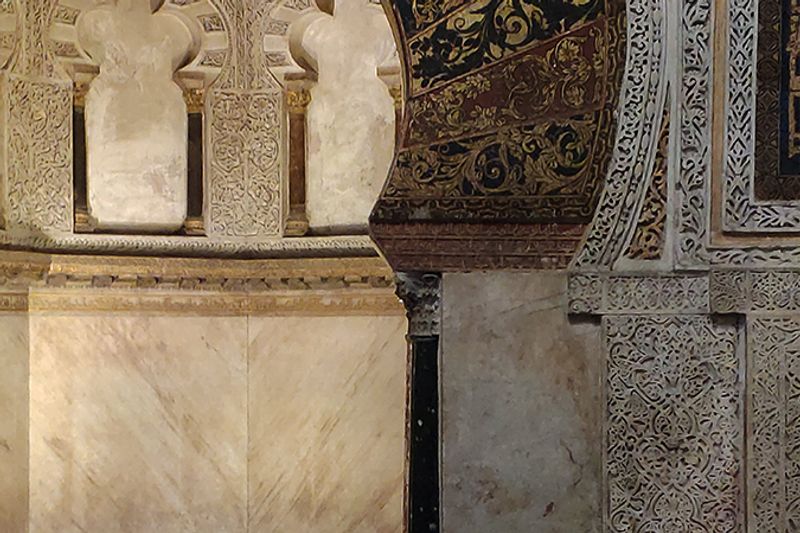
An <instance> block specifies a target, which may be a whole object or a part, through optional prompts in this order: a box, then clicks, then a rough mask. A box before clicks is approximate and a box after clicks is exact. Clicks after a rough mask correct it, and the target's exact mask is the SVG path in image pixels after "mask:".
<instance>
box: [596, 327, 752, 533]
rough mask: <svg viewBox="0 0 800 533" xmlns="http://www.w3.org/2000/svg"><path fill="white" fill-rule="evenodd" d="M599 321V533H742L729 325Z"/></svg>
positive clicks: (734, 348) (738, 404) (736, 366)
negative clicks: (604, 374)
mask: <svg viewBox="0 0 800 533" xmlns="http://www.w3.org/2000/svg"><path fill="white" fill-rule="evenodd" d="M604 324H605V339H606V347H607V357H608V360H607V364H608V378H607V392H606V394H607V409H608V421H607V428H606V438H607V445H606V446H607V448H606V458H605V459H606V472H607V483H608V488H607V490H608V496H607V510H606V528H607V531H611V532H629V531H664V532H666V531H675V532H677V531H720V532H722V531H725V532H741V531H743V530H742V527H743V512H742V511H743V505H742V503H741V502H742V497H741V496H742V495H741V493H740V491H741V488H742V486H743V484H742V478H741V473H742V471H743V465H742V462H743V457H744V439H743V427H744V420H743V419H742V412H743V390H744V388H743V383H742V382H741V379H740V375H741V362H740V360H739V359H740V357H739V353H740V350H739V342H740V338H739V333H738V331H737V328H736V326H735V324H728V323H715V322H713V321H712V320H711V319H710V318H708V317H703V316H663V317H643V316H638V317H636V316H620V317H613V318H606V319H605V321H604ZM757 531H759V532H760V531H762V530H761V529H757Z"/></svg>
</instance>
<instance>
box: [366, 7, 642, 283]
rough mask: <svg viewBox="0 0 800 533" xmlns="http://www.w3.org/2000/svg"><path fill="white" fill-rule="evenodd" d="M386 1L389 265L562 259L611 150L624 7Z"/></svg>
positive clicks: (384, 199)
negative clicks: (393, 129)
mask: <svg viewBox="0 0 800 533" xmlns="http://www.w3.org/2000/svg"><path fill="white" fill-rule="evenodd" d="M390 4H391V6H389V7H390V8H391V10H392V13H393V15H394V17H395V31H396V34H397V38H398V41H399V42H401V43H402V48H403V49H402V55H403V57H404V64H405V68H406V87H405V91H406V93H407V101H406V104H405V118H404V124H403V128H402V131H403V137H402V139H401V141H400V143H399V147H398V151H397V156H396V159H395V163H394V166H393V169H392V171H391V174H390V177H389V179H388V181H387V183H386V185H385V187H384V189H383V192H382V194H381V197H380V199H379V201H378V203H377V205H376V206H375V208H374V210H373V213H372V217H371V231H372V234H373V237H374V238H375V239H376V241H377V242H378V244H379V246H381V248H382V249H383V251H384V252H385V254H386V256H387V257H388V259H389V261H390V262H391V263H392V264H393V266H394V267H396V268H398V269H407V270H418V269H433V270H451V269H455V270H462V269H471V268H563V267H565V266H566V265H567V264H568V263H569V261H570V259H571V257H572V255H573V254H574V252H575V250H576V249H577V247H578V245H579V243H580V240H581V237H582V235H583V232H584V230H585V228H586V226H587V224H588V223H589V222H590V221H591V219H592V215H593V213H594V210H595V207H596V206H597V203H598V201H599V198H600V194H601V191H602V183H603V178H604V176H605V175H606V172H607V170H608V168H609V163H610V160H611V155H612V152H613V141H614V138H615V133H616V122H615V111H616V108H617V103H618V100H619V91H620V84H621V77H622V70H623V66H624V65H623V63H624V56H625V43H626V39H625V34H626V27H625V24H626V22H625V18H626V14H625V9H624V5H623V4H622V3H621V2H619V1H617V0H592V1H590V2H569V1H564V2H557V3H544V2H538V1H528V2H522V3H516V4H514V6H510V5H507V4H506V3H503V2H491V1H473V2H464V1H459V0H453V1H449V2H419V1H416V2H411V1H406V0H398V1H396V2H390Z"/></svg>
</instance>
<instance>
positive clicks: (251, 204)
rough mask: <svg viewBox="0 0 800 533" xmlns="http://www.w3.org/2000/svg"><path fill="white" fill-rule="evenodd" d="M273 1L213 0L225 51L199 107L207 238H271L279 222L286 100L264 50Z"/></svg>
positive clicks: (281, 200)
mask: <svg viewBox="0 0 800 533" xmlns="http://www.w3.org/2000/svg"><path fill="white" fill-rule="evenodd" d="M275 4H276V2H275V1H274V0H251V1H249V2H235V1H233V0H214V5H215V6H216V7H217V8H218V9H219V10H220V12H221V14H222V17H223V19H224V20H225V22H226V26H227V28H228V31H229V39H230V57H229V59H228V62H227V63H226V65H225V68H223V71H222V73H221V75H220V79H219V80H218V81H217V83H216V84H215V86H214V87H213V88H212V90H211V91H210V94H209V95H208V97H207V99H206V107H205V114H206V138H205V143H206V150H207V153H208V158H207V160H206V178H205V179H206V196H205V203H206V206H205V217H206V221H205V227H206V231H207V233H208V236H209V237H211V238H221V237H226V238H251V239H252V238H263V237H273V236H279V235H280V233H281V229H282V227H283V218H284V208H283V206H284V201H283V190H284V188H285V187H284V166H285V164H284V160H285V157H286V154H285V146H284V145H285V143H284V142H283V138H284V133H283V132H284V131H285V124H284V122H285V119H284V115H285V110H284V99H283V93H282V90H281V89H280V86H279V84H278V82H277V81H276V79H275V78H274V77H273V75H272V74H271V73H270V72H269V69H268V67H267V59H266V57H265V52H264V49H263V48H264V47H263V41H264V36H265V32H266V24H264V22H265V20H266V18H267V16H268V14H269V12H270V10H271V9H272V8H273V7H274V6H275Z"/></svg>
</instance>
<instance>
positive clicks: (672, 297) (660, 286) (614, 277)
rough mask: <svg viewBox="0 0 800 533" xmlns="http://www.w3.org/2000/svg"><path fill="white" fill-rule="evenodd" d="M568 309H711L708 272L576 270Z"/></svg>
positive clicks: (690, 311) (631, 311)
mask: <svg viewBox="0 0 800 533" xmlns="http://www.w3.org/2000/svg"><path fill="white" fill-rule="evenodd" d="M568 294H569V312H570V313H575V314H592V315H619V314H623V315H666V314H703V313H708V312H709V280H708V276H705V275H686V276H683V275H678V274H664V275H645V274H640V275H634V274H573V275H571V276H570V278H569V290H568Z"/></svg>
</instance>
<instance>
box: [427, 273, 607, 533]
mask: <svg viewBox="0 0 800 533" xmlns="http://www.w3.org/2000/svg"><path fill="white" fill-rule="evenodd" d="M443 283H444V285H443V306H444V308H443V313H444V321H443V331H442V353H441V358H442V362H441V364H442V366H441V389H442V400H441V401H442V403H441V417H442V469H443V475H444V478H443V484H442V491H443V492H442V506H443V519H442V520H443V524H442V527H443V531H444V532H445V533H472V532H475V533H485V532H488V531H497V532H500V531H502V532H504V533H514V532H528V531H535V532H537V533H556V532H559V533H564V532H569V533H573V532H581V533H594V532H599V531H600V528H601V524H600V516H601V475H602V426H601V421H602V417H603V409H602V403H601V400H602V382H601V376H602V362H603V355H602V349H601V332H600V327H599V324H596V323H592V322H584V323H570V321H569V320H568V318H567V316H566V309H567V306H566V303H565V292H566V276H565V275H564V274H563V273H555V272H554V273H545V272H540V273H531V274H509V273H493V274H452V275H445V277H444V282H443Z"/></svg>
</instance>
